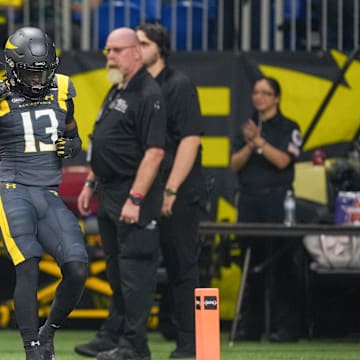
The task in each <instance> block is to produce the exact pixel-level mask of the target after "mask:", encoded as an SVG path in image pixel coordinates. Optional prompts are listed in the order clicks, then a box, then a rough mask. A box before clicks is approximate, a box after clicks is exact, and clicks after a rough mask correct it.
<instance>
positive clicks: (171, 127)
mask: <svg viewBox="0 0 360 360" xmlns="http://www.w3.org/2000/svg"><path fill="white" fill-rule="evenodd" d="M156 81H157V82H158V83H159V84H160V86H161V90H162V93H163V96H164V100H165V106H166V116H167V129H166V134H167V135H166V155H165V159H164V161H163V164H162V170H163V173H164V175H165V177H167V175H168V174H169V172H170V170H171V168H172V166H173V163H174V158H175V154H176V150H177V148H178V146H179V143H180V141H181V140H182V139H183V138H184V137H187V136H193V135H196V136H201V135H202V134H203V125H202V117H201V111H200V104H199V98H198V93H197V90H196V87H195V85H194V84H193V83H192V82H191V80H190V79H189V78H188V77H187V76H186V75H185V74H184V73H182V72H180V71H178V70H175V69H172V68H171V67H168V66H166V67H165V68H164V69H163V70H162V71H161V72H160V73H159V75H158V76H157V77H156ZM202 176H203V175H202V171H201V149H199V152H198V155H197V158H196V161H195V164H194V166H193V169H192V170H191V172H190V173H189V175H188V177H187V179H186V180H185V182H184V183H183V184H182V186H181V188H182V189H185V188H186V189H188V190H189V191H190V192H193V191H195V188H196V187H201V186H203V182H202V180H203V177H202Z"/></svg>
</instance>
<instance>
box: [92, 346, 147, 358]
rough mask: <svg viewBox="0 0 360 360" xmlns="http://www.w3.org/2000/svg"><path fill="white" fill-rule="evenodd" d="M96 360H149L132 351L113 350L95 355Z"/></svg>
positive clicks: (145, 356)
mask: <svg viewBox="0 0 360 360" xmlns="http://www.w3.org/2000/svg"><path fill="white" fill-rule="evenodd" d="M96 359H97V360H150V355H140V354H136V353H134V352H132V351H125V350H124V351H120V350H119V348H115V349H112V350H109V351H103V352H100V353H98V354H97V356H96Z"/></svg>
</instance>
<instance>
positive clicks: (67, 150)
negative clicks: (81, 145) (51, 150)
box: [55, 137, 73, 159]
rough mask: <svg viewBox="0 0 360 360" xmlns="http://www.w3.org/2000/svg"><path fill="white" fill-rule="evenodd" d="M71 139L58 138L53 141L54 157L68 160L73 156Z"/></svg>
mask: <svg viewBox="0 0 360 360" xmlns="http://www.w3.org/2000/svg"><path fill="white" fill-rule="evenodd" d="M72 140H73V139H71V138H65V137H60V138H58V139H57V140H56V141H55V146H56V155H57V156H58V157H60V158H63V159H69V158H71V157H72V155H73V145H72Z"/></svg>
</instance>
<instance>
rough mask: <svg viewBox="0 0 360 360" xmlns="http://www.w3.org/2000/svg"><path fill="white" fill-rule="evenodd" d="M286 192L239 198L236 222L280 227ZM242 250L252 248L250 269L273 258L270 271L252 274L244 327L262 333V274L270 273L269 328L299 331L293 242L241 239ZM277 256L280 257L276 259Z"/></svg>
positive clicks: (268, 269) (297, 286)
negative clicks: (260, 223) (276, 224)
mask: <svg viewBox="0 0 360 360" xmlns="http://www.w3.org/2000/svg"><path fill="white" fill-rule="evenodd" d="M285 194H286V190H285V189H284V190H280V189H274V190H273V191H268V192H255V193H246V192H244V193H243V194H241V196H240V199H239V205H238V220H239V221H241V222H271V223H281V222H282V221H283V216H284V210H283V201H284V197H285ZM240 241H241V244H242V249H245V248H246V247H247V246H249V247H250V248H251V261H250V269H254V267H255V266H258V265H261V264H262V263H263V262H264V261H265V260H267V259H269V257H273V256H275V257H274V260H273V261H272V262H271V265H270V266H269V267H266V268H265V269H264V270H263V271H262V272H260V273H254V272H251V270H250V274H249V277H248V281H247V284H246V291H245V297H244V311H245V313H244V317H243V319H244V323H243V325H244V326H245V327H247V328H251V329H254V330H256V331H258V332H261V331H262V329H263V328H262V326H263V324H264V296H265V294H264V288H265V273H268V274H269V272H270V281H271V315H272V321H271V327H272V330H274V331H277V330H279V329H284V330H287V331H291V332H297V330H298V314H299V308H298V307H299V290H300V287H299V279H298V272H299V271H298V268H297V265H296V262H295V258H296V257H295V254H296V246H295V247H294V246H293V245H294V240H293V239H291V240H290V239H286V238H281V239H279V238H271V237H266V238H254V237H251V238H241V239H240ZM276 254H281V255H280V256H278V257H276Z"/></svg>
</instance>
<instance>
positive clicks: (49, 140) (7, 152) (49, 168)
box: [0, 74, 75, 186]
mask: <svg viewBox="0 0 360 360" xmlns="http://www.w3.org/2000/svg"><path fill="white" fill-rule="evenodd" d="M56 83H57V86H56V87H54V88H52V89H50V91H49V94H48V95H46V96H45V97H44V99H41V100H39V101H34V100H30V99H27V98H25V97H23V96H22V95H21V94H19V93H16V92H11V93H10V95H9V96H7V97H6V98H5V99H3V100H0V181H6V182H12V183H18V184H24V185H34V186H52V185H58V184H59V183H60V182H61V159H60V158H58V157H57V156H56V151H55V150H56V148H55V141H56V140H57V138H58V134H63V133H64V131H65V126H66V125H65V120H66V113H67V104H66V100H68V99H71V98H73V97H74V96H75V88H74V86H73V84H72V82H71V80H70V78H69V77H68V76H65V75H60V74H57V75H56Z"/></svg>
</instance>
